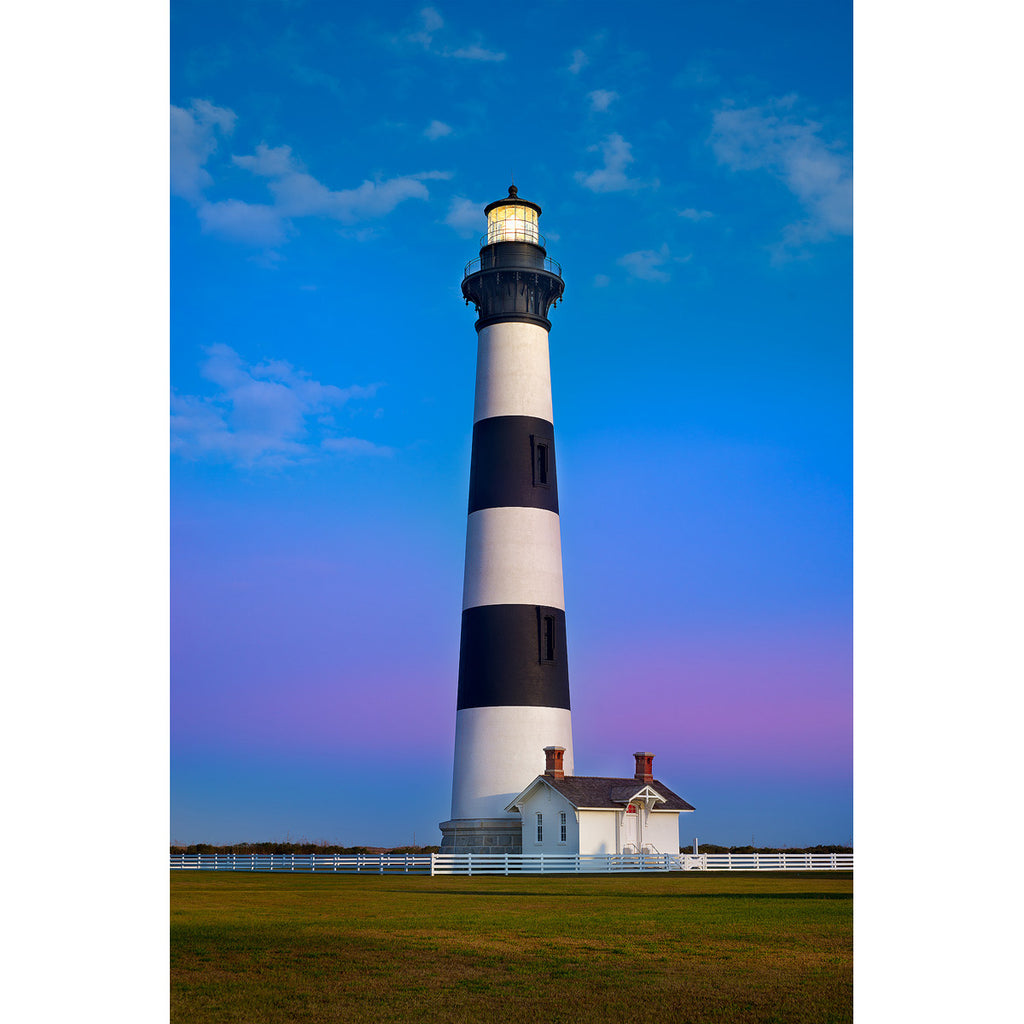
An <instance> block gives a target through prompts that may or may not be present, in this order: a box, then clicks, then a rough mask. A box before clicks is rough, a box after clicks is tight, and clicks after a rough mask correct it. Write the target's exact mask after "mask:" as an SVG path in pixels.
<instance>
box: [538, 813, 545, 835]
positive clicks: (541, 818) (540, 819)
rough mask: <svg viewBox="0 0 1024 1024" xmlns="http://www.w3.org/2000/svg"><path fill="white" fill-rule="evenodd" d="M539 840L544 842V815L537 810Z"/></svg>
mask: <svg viewBox="0 0 1024 1024" xmlns="http://www.w3.org/2000/svg"><path fill="white" fill-rule="evenodd" d="M537 842H538V843H543V842H544V815H543V814H541V813H540V811H538V812H537Z"/></svg>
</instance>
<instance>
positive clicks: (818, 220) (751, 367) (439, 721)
mask: <svg viewBox="0 0 1024 1024" xmlns="http://www.w3.org/2000/svg"><path fill="white" fill-rule="evenodd" d="M622 10H623V8H622V6H621V5H612V4H602V3H595V4H588V5H585V6H584V5H580V4H570V3H545V4H520V5H518V6H517V7H516V8H515V11H514V13H510V12H509V11H508V10H507V9H506V8H502V7H496V8H482V7H480V6H479V5H471V4H459V3H447V4H438V5H431V6H423V5H416V4H409V5H404V4H388V5H384V6H383V7H381V8H379V9H376V10H371V11H369V12H365V11H364V10H362V9H360V10H358V11H356V10H345V9H344V8H342V7H339V6H338V5H336V4H333V5H332V4H317V3H292V4H283V3H270V2H265V3H254V4H249V5H244V6H243V7H237V6H235V5H220V4H215V5H209V4H193V3H175V4H173V5H172V8H171V104H172V107H171V179H170V184H171V192H172V196H171V206H170V216H171V265H170V271H171V385H172V398H171V408H172V427H171V441H172V463H171V473H172V477H171V586H172V591H171V594H172V634H171V644H172V647H171V671H172V677H171V679H172V691H171V692H172V703H171V728H172V732H171V739H172V762H171V767H172V776H171V783H172V804H171V838H172V839H174V840H179V841H182V842H197V841H214V842H228V841H242V840H246V839H250V840H255V839H261V838H283V837H284V836H285V835H290V836H292V837H299V836H302V837H305V838H309V839H321V838H325V839H330V840H332V841H338V842H344V843H370V844H381V845H391V844H397V843H401V842H408V841H410V840H411V838H412V834H413V832H415V834H416V838H417V841H418V842H425V841H436V838H437V836H436V824H437V822H438V821H441V820H443V819H444V818H445V817H446V816H447V805H448V800H449V795H450V792H449V787H450V771H451V754H452V741H453V731H454V709H455V678H456V671H457V662H458V641H459V637H458V631H459V609H460V597H461V583H462V558H463V545H464V540H465V501H466V493H467V486H468V465H469V445H470V435H471V427H472V402H473V379H474V359H475V332H474V330H473V319H474V316H473V313H472V311H471V310H470V309H467V308H466V307H465V305H464V302H463V300H462V297H461V294H460V283H461V277H462V268H463V266H464V264H465V263H466V261H468V260H469V259H471V258H473V257H474V256H475V255H476V254H477V250H478V245H479V243H478V238H479V235H480V233H481V231H482V230H483V226H484V219H483V215H482V208H483V206H484V205H485V204H486V203H487V202H489V201H491V200H493V199H497V198H500V197H501V196H503V195H504V194H505V192H506V189H507V186H508V184H509V181H510V175H511V174H514V176H515V181H516V184H517V185H518V187H519V190H520V194H521V195H522V196H523V197H524V198H528V199H531V200H534V201H536V202H538V203H540V204H541V206H542V207H543V209H544V213H543V216H542V218H541V231H542V232H543V233H544V234H545V235H546V237H547V239H548V251H549V254H550V255H551V256H552V257H553V258H555V259H556V260H558V261H559V262H560V263H561V264H562V266H563V272H564V277H565V281H566V293H565V300H564V303H563V304H562V305H560V306H559V308H557V309H556V310H555V311H554V313H553V315H552V321H553V329H552V334H551V351H552V375H553V391H554V405H555V424H556V433H557V441H558V446H559V477H560V480H559V484H560V505H561V522H562V536H563V554H564V571H565V586H566V609H567V629H568V632H569V656H570V685H571V688H572V699H573V721H574V729H575V747H576V763H577V771H579V772H580V773H581V774H629V772H630V764H631V760H632V759H631V756H630V755H631V753H632V751H633V750H636V749H641V748H642V749H650V750H654V751H655V753H656V762H655V764H656V768H657V771H658V774H659V776H660V777H661V778H663V779H664V780H665V781H666V782H668V783H669V784H670V785H672V786H673V787H674V788H676V789H677V790H678V791H679V792H680V793H682V794H683V795H684V796H685V797H686V798H687V799H688V800H690V801H691V803H693V804H695V805H696V806H697V808H698V810H697V813H696V814H694V815H693V816H692V824H691V823H690V822H689V821H688V822H686V823H685V825H684V836H683V838H684V839H688V838H689V836H688V834H687V833H689V832H695V833H696V834H698V835H700V836H701V837H702V838H703V839H706V840H707V841H717V842H723V843H730V844H731V843H745V842H749V841H750V837H751V836H752V835H755V836H756V837H757V842H758V843H759V844H769V843H771V844H789V845H802V844H810V843H819V842H821V843H832V842H844V843H845V842H849V841H850V839H851V837H852V834H853V829H852V795H851V780H852V770H851V756H852V748H851V732H852V692H851V674H852V664H851V661H852V654H851V642H852V641H851V633H852V595H851V588H852V493H851V491H852V483H851V477H852V339H851V333H852V285H851V278H852V240H851V230H852V109H851V107H852V62H851V58H852V54H851V50H852V41H851V11H850V8H849V6H848V5H845V4H827V5H825V4H812V3H788V4H787V3H771V4H763V3H759V4H754V3H741V2H733V3H697V4H657V5H653V7H652V6H648V7H647V8H645V12H644V13H643V14H639V15H636V16H633V17H630V18H628V19H625V18H623V17H622ZM638 744H639V746H638ZM368 751H376V752H378V755H377V756H378V757H379V759H380V763H381V766H382V767H381V768H380V773H381V776H382V778H383V780H384V781H385V782H386V783H387V786H388V789H389V791H390V792H392V793H393V794H394V796H393V798H392V800H391V801H390V802H389V803H388V805H387V806H378V805H377V804H376V803H375V804H374V806H373V807H372V808H370V809H368V808H366V806H365V804H366V801H365V797H364V795H363V794H364V793H365V792H366V787H367V785H369V784H370V782H371V780H369V779H368V778H367V777H366V773H365V765H366V763H367V752H368ZM377 781H380V780H377Z"/></svg>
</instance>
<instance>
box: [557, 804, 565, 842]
mask: <svg viewBox="0 0 1024 1024" xmlns="http://www.w3.org/2000/svg"><path fill="white" fill-rule="evenodd" d="M558 830H559V831H558V837H559V838H558V841H559V842H560V843H564V842H565V833H566V827H565V811H560V812H559V815H558Z"/></svg>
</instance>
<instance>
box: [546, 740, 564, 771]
mask: <svg viewBox="0 0 1024 1024" xmlns="http://www.w3.org/2000/svg"><path fill="white" fill-rule="evenodd" d="M564 753H565V747H545V748H544V756H545V757H546V758H547V764H546V765H545V766H544V774H545V775H546V776H547V777H548V778H549V779H564V778H565V772H564V771H562V755H563V754H564Z"/></svg>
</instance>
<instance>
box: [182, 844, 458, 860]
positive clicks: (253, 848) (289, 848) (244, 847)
mask: <svg viewBox="0 0 1024 1024" xmlns="http://www.w3.org/2000/svg"><path fill="white" fill-rule="evenodd" d="M440 852H441V847H440V846H393V847H386V846H334V845H331V844H329V843H304V842H299V843H231V844H229V845H228V846H213V845H212V844H210V843H191V844H189V845H188V846H172V847H171V853H172V854H182V853H234V854H244V855H245V856H247V857H248V856H251V855H252V854H254V853H260V854H267V853H301V854H304V855H307V854H310V853H318V854H322V853H344V854H355V853H366V854H369V855H371V856H376V855H377V854H378V853H440Z"/></svg>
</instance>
